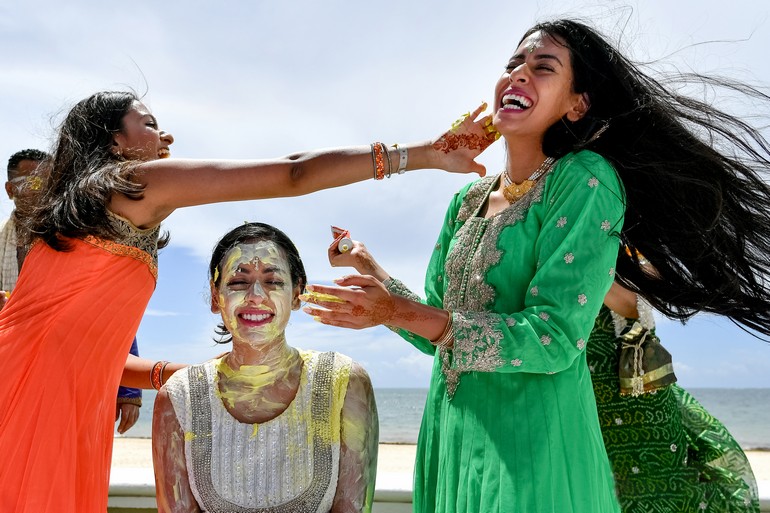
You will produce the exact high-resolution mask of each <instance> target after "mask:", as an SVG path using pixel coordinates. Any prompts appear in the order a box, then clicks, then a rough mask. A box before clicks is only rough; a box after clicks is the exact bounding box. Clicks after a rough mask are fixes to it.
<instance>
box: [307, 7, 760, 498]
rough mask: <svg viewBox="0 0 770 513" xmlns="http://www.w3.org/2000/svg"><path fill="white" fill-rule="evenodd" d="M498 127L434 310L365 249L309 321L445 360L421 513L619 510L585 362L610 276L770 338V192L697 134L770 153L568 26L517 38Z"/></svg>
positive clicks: (436, 262)
mask: <svg viewBox="0 0 770 513" xmlns="http://www.w3.org/2000/svg"><path fill="white" fill-rule="evenodd" d="M703 80H711V82H714V80H712V79H705V78H704V79H703ZM728 85H729V84H728ZM751 91H752V90H750V89H749V90H748V92H751ZM492 116H493V118H492V119H493V123H494V128H493V130H494V129H496V130H497V131H498V132H499V134H500V135H501V136H502V137H503V138H504V139H505V143H506V152H507V159H506V163H505V168H504V170H503V172H502V173H501V174H500V175H497V176H492V177H488V178H482V179H481V180H479V181H477V182H474V183H472V184H469V185H468V186H466V187H464V188H463V189H462V190H461V191H460V192H458V193H457V194H456V195H455V197H454V199H453V200H452V201H451V203H450V206H449V209H448V211H447V214H446V218H445V222H444V225H443V227H442V229H441V232H440V235H439V239H438V243H437V244H436V246H435V250H434V252H433V255H432V258H431V261H430V264H429V268H428V272H427V277H426V282H425V283H426V285H425V288H426V293H427V300H426V301H420V300H419V298H418V297H417V296H416V295H414V294H412V293H411V292H409V291H408V290H407V289H406V288H405V287H404V286H403V284H401V283H400V282H399V281H398V280H395V279H393V278H392V277H391V276H390V275H389V274H388V273H387V272H386V271H384V270H383V269H382V267H380V266H379V265H378V264H377V263H376V262H375V261H374V259H373V258H372V257H371V255H370V254H369V253H368V252H367V251H366V248H365V247H363V245H361V244H360V243H359V242H356V243H354V247H353V249H352V250H351V251H350V252H347V253H339V252H338V251H335V250H334V249H331V250H330V259H331V262H332V265H349V266H353V267H355V268H356V269H357V270H358V271H359V273H361V275H359V276H346V277H344V278H342V279H339V280H336V283H337V285H339V287H329V286H321V285H312V286H308V289H309V290H310V291H311V292H313V293H314V294H309V295H307V296H306V300H307V301H308V302H310V303H314V304H313V305H307V306H306V307H305V311H306V312H308V313H310V314H311V315H313V316H314V317H315V318H316V319H317V320H319V321H320V322H322V323H325V324H330V325H336V326H341V327H348V328H356V329H358V328H365V327H369V326H373V325H378V324H384V325H387V326H389V327H391V328H393V329H394V330H396V331H397V332H398V333H399V334H400V335H401V336H403V337H404V338H405V339H406V340H408V341H409V342H410V343H412V344H413V345H414V346H415V347H416V348H417V349H419V350H421V351H423V352H425V353H428V354H431V355H434V364H433V374H432V378H431V384H430V391H429V394H428V399H427V402H426V406H425V413H424V417H423V421H422V426H421V429H420V436H419V440H418V450H417V462H416V467H415V484H414V492H415V495H414V509H415V511H416V512H420V513H424V512H430V513H432V512H449V513H451V512H458V513H459V512H468V513H470V512H485V513H486V512H503V511H504V512H519V511H521V512H559V513H570V512H584V513H604V512H615V511H620V509H619V505H618V503H617V499H616V497H615V493H614V485H613V482H612V476H611V471H610V467H609V463H608V460H607V455H606V452H605V449H604V444H603V442H602V438H601V432H600V429H599V424H598V415H597V410H596V403H595V400H594V394H593V389H592V385H591V379H590V374H589V371H588V366H587V364H586V355H585V347H586V340H588V337H589V334H590V332H591V329H592V328H593V325H594V320H595V318H596V315H597V314H598V312H599V308H600V307H601V304H602V301H603V299H604V297H605V294H606V293H607V291H608V290H609V288H610V285H611V284H612V282H613V279H618V280H620V281H622V282H623V283H626V284H628V286H629V287H630V288H632V289H634V290H641V289H644V290H645V296H646V297H649V298H650V300H651V302H653V303H654V304H655V305H656V307H659V309H661V310H662V311H664V312H666V313H671V312H673V314H672V315H679V316H681V317H687V316H688V315H691V314H692V313H693V312H695V311H699V310H708V311H717V312H719V313H723V314H726V315H729V316H730V317H731V318H733V319H735V320H736V321H738V322H742V323H744V324H745V325H747V326H749V327H755V328H757V329H759V330H760V331H762V332H763V333H770V291H768V290H767V285H766V282H765V281H763V279H762V278H763V277H765V276H767V275H768V274H770V273H768V263H767V261H766V259H765V258H764V256H763V255H765V254H768V253H770V219H768V213H767V212H765V211H764V210H763V209H764V206H765V205H767V204H770V188H769V187H768V186H767V185H766V184H765V183H763V182H762V180H761V179H760V178H759V177H758V174H757V172H756V171H754V169H753V168H752V166H751V165H747V164H746V163H745V162H746V161H744V160H740V158H739V157H736V156H733V157H731V156H729V155H728V156H725V155H724V154H720V153H717V152H716V151H715V150H713V149H711V147H710V146H709V145H707V144H705V143H704V142H701V140H700V139H699V138H698V137H696V135H695V133H700V132H701V131H702V132H705V133H706V134H708V135H712V136H713V137H715V138H716V136H718V135H720V134H721V135H722V138H723V139H727V140H728V142H731V143H733V145H732V147H731V148H730V149H731V153H733V152H732V150H735V152H734V153H740V151H743V153H744V154H747V155H748V156H747V160H751V163H757V165H758V167H760V166H761V168H762V169H766V168H767V167H769V166H770V163H769V162H768V155H770V149H769V148H768V146H767V143H765V142H764V139H762V138H761V136H759V135H757V134H756V133H754V132H753V131H751V130H750V128H749V127H746V125H743V124H741V122H740V121H739V120H737V119H735V118H731V117H729V116H726V115H724V114H722V113H721V112H719V111H718V110H715V109H714V108H713V107H711V106H709V105H707V104H705V103H698V102H695V101H692V100H690V99H683V98H681V97H679V96H676V95H675V94H672V93H670V92H668V90H666V89H665V88H664V87H662V86H661V85H660V84H658V83H657V82H655V81H654V80H652V79H650V78H649V77H647V76H646V75H644V74H643V73H642V72H641V71H640V70H639V69H637V68H636V67H635V66H634V65H633V64H631V63H630V62H629V61H628V60H627V59H625V58H624V57H623V56H622V55H620V54H619V53H618V52H617V51H616V50H615V49H614V48H613V47H612V46H611V45H609V44H608V43H607V42H606V41H605V40H604V39H602V38H601V37H600V36H599V35H598V34H597V33H596V32H595V31H594V30H592V29H590V28H589V27H587V26H586V25H584V24H581V23H578V22H574V21H570V20H559V21H555V22H550V23H543V24H539V25H536V26H535V27H533V28H532V29H530V30H528V31H527V32H526V33H525V35H524V37H523V39H522V40H521V42H520V43H519V45H518V47H517V49H516V51H515V52H514V54H513V56H512V57H511V59H510V60H509V62H508V63H507V66H506V67H505V71H504V73H503V74H502V76H501V78H500V79H499V80H498V82H497V85H496V88H495V102H494V104H493V112H492ZM714 119H718V121H719V122H718V123H716V122H715V121H714ZM731 123H732V124H731ZM692 124H695V125H696V126H697V128H698V130H699V131H698V132H696V131H693V130H690V129H688V128H687V127H688V126H691V125H692ZM710 128H711V129H713V130H714V131H715V132H717V134H716V135H714V134H711V133H710V132H709V131H708V130H709V129H710ZM741 130H743V132H741ZM735 133H739V134H740V135H734V134H735ZM741 135H744V136H747V137H748V138H752V137H753V138H754V139H753V140H754V141H756V142H757V144H758V145H759V150H754V149H753V147H752V146H750V145H746V144H744V145H741V141H744V139H742V138H741ZM459 140H462V138H460V137H455V136H454V135H453V134H452V133H449V134H448V135H447V136H446V137H445V138H443V139H442V140H440V141H438V143H437V146H438V147H445V148H447V149H449V148H452V147H454V145H456V144H457V143H458V141H459ZM696 198H697V203H696V202H695V201H694V199H696ZM755 205H759V206H761V207H756V208H754V206H755ZM621 240H622V241H623V243H624V245H626V246H628V247H629V248H630V249H631V250H635V249H638V250H639V251H641V252H643V253H644V254H645V255H646V256H648V258H650V259H651V260H652V261H653V263H654V264H655V267H656V269H657V270H658V271H659V274H658V275H657V276H649V275H647V274H646V273H644V272H642V271H641V270H640V269H639V261H638V258H637V257H633V258H625V259H623V261H622V262H621V261H618V262H617V264H616V260H617V255H618V248H619V243H620V242H621ZM746 241H750V243H747V242H746ZM749 244H751V245H752V247H751V251H749V250H747V246H748V245H749ZM632 254H634V253H633V252H632ZM315 293H320V294H332V295H334V296H337V297H338V298H339V299H337V300H335V301H329V300H328V298H326V299H327V300H324V298H323V297H322V296H321V297H319V295H318V294H315ZM315 305H318V306H315Z"/></svg>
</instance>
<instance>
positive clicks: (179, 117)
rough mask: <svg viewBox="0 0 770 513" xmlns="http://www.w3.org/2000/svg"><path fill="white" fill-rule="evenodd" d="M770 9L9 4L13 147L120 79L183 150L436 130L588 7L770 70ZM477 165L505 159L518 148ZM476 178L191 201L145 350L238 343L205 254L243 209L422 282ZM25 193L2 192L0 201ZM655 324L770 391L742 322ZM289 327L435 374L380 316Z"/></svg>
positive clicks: (600, 4)
mask: <svg viewBox="0 0 770 513" xmlns="http://www.w3.org/2000/svg"><path fill="white" fill-rule="evenodd" d="M769 13H770V6H768V4H767V2H765V1H764V0H752V1H749V0H733V1H732V2H730V3H729V8H727V7H726V6H725V3H724V2H723V1H719V2H717V1H714V0H678V1H676V2H672V1H670V0H643V1H642V0H640V1H639V2H616V1H592V2H588V1H585V2H580V1H568V0H561V1H544V0H543V1H530V2H512V1H508V2H502V1H495V2H491V1H474V2H470V1H467V0H463V1H458V0H428V1H415V0H391V1H388V2H381V1H379V0H370V1H363V2H361V1H357V2H354V1H342V0H327V1H324V2H313V1H309V0H291V1H283V2H268V1H258V0H252V1H241V0H230V1H229V2H205V1H200V0H187V1H184V2H182V1H175V0H172V1H170V2H160V3H159V2H149V1H144V0H136V1H133V2H128V3H126V2H124V3H115V2H102V1H83V0H71V1H68V2H61V1H58V0H56V1H55V0H45V1H37V0H26V1H25V2H18V1H12V0H0V70H2V71H0V112H1V113H2V115H0V158H2V159H3V162H5V161H6V159H7V158H8V157H9V156H10V155H11V154H12V153H14V152H15V151H17V150H19V149H22V148H30V147H36V148H41V149H48V148H49V147H50V145H51V141H52V134H53V133H54V130H55V127H56V126H57V124H58V122H60V121H61V119H62V118H63V115H64V114H65V113H66V112H67V110H68V109H69V108H70V107H71V106H72V105H73V104H74V103H75V102H77V101H78V100H80V99H82V98H84V97H86V96H88V95H89V94H91V93H93V92H95V91H98V90H105V89H109V90H114V89H118V90H126V89H133V90H135V91H137V92H139V93H140V94H142V95H144V101H145V103H146V105H147V106H148V107H149V108H150V109H151V110H152V111H153V113H154V114H155V115H156V117H157V118H158V120H159V122H160V125H161V127H162V128H163V129H165V130H167V131H169V132H171V133H172V134H173V135H174V138H175V143H174V144H173V146H172V148H171V150H172V157H174V156H176V157H183V158H222V159H260V158H269V157H279V156H283V155H287V154H289V153H293V152H296V151H301V150H308V149H313V148H323V147H334V146H347V145H368V144H369V143H371V142H374V141H382V142H384V143H387V144H392V143H405V142H411V141H420V140H426V139H431V138H434V137H436V136H438V135H439V134H441V133H442V132H443V131H444V130H445V129H446V128H448V127H449V125H450V124H451V123H452V121H454V120H455V119H456V118H458V117H459V116H460V115H461V114H463V113H465V112H467V111H469V110H473V108H475V107H476V106H477V105H478V104H479V103H480V102H481V101H483V100H490V99H491V97H492V93H493V87H494V83H495V81H496V80H497V78H498V77H499V75H500V74H501V73H502V71H503V68H504V66H505V64H506V63H507V61H508V58H509V57H510V54H511V53H512V51H513V50H514V49H515V47H516V45H517V43H518V40H519V39H520V37H521V35H522V34H523V32H524V31H526V29H527V28H529V27H530V26H531V25H532V24H534V23H536V22H537V21H541V20H544V19H550V18H554V17H580V18H582V19H584V20H588V21H589V22H590V23H591V24H593V25H594V26H595V27H597V28H599V29H600V30H602V31H603V32H604V33H605V34H606V35H607V36H608V37H609V38H610V40H611V41H613V42H615V43H616V44H617V45H618V46H619V47H620V48H621V49H622V50H623V52H624V53H625V54H626V55H628V56H629V57H631V58H633V59H635V60H637V61H641V62H647V63H654V69H655V70H658V71H665V70H672V69H679V70H685V71H686V70H689V69H693V70H696V71H699V72H702V73H718V74H723V75H729V76H732V77H737V78H740V79H742V80H748V81H751V82H752V83H758V84H761V85H764V86H770V62H768V59H767V58H766V52H767V49H768V48H770V21H769V20H768V17H769V16H768V15H769ZM714 101H722V100H721V99H719V100H717V99H715V100H714ZM725 105H728V106H729V104H725ZM732 106H733V107H734V108H735V111H737V112H746V113H747V114H748V113H750V112H751V111H749V110H748V109H747V107H746V106H744V105H740V104H734V105H732ZM741 109H746V110H743V111H742V110H741ZM479 162H481V163H483V164H484V165H485V166H486V167H487V170H488V172H490V173H497V172H499V171H500V170H501V169H502V167H503V165H504V161H503V152H502V145H501V144H500V143H498V144H496V145H494V146H492V147H491V148H490V149H489V150H487V151H486V152H485V153H484V154H483V155H482V156H481V157H480V158H479ZM474 176H475V175H473V176H472V175H450V174H447V173H444V172H441V171H438V170H423V171H417V172H410V173H407V174H406V175H403V176H397V177H393V178H391V179H390V180H384V181H382V182H373V181H368V182H364V183H361V184H355V185H351V186H348V187H344V188H339V189H333V190H328V191H322V192H318V193H314V194H312V195H309V196H305V197H301V198H292V199H278V200H263V201H249V202H238V203H227V204H219V205H208V206H202V207H192V208H186V209H180V210H178V211H176V212H174V213H173V214H172V215H171V216H170V217H169V218H168V219H167V220H166V221H165V222H164V224H163V227H164V229H165V230H167V231H168V232H170V234H171V244H170V245H169V246H168V247H167V248H165V249H164V250H162V251H161V253H160V257H159V267H160V278H159V281H158V285H157V289H156V291H155V294H154V295H153V298H152V299H151V301H150V303H149V306H148V308H147V311H146V313H145V316H144V318H143V320H142V324H141V326H140V328H139V332H138V337H139V347H140V352H141V354H142V355H143V356H145V357H147V358H151V359H166V360H174V361H182V362H190V363H195V362H200V361H203V360H206V359H208V358H211V357H212V356H214V355H216V354H218V353H221V352H223V351H225V350H226V349H227V347H226V346H218V345H216V344H214V342H213V337H214V326H215V325H216V323H217V317H216V316H215V315H213V314H212V313H211V312H210V310H209V306H208V300H209V298H208V291H207V289H208V282H207V276H206V268H207V263H208V258H209V256H210V253H211V250H212V248H213V246H214V245H215V243H216V241H217V240H218V238H219V237H220V236H222V235H223V234H224V233H225V232H227V231H228V230H229V229H231V228H233V227H235V226H237V225H238V224H240V223H243V222H244V221H262V222H266V223H270V224H273V225H275V226H277V227H278V228H280V229H282V230H284V231H285V232H286V233H287V234H288V235H289V236H290V237H291V238H292V239H293V240H294V242H295V243H296V245H297V247H298V248H299V250H300V253H301V254H302V256H303V260H304V262H305V266H306V269H307V273H308V277H309V281H310V283H329V282H330V281H331V280H332V279H334V278H335V277H339V276H342V275H343V274H345V273H348V272H352V270H346V269H334V268H331V267H330V266H329V264H328V262H327V260H326V248H327V246H328V245H329V243H330V242H331V233H330V229H329V227H330V225H337V226H341V227H344V228H347V229H349V230H350V232H351V234H352V236H353V238H355V239H358V240H361V241H363V242H364V243H365V244H366V245H367V247H369V249H370V251H371V252H372V253H373V254H374V255H375V257H376V258H377V260H378V261H379V262H380V263H381V264H382V265H383V267H385V268H386V270H387V271H388V272H389V273H390V274H391V275H392V276H396V277H399V278H400V279H401V280H402V281H404V282H405V283H406V284H407V285H409V286H410V287H411V288H412V290H414V291H418V292H419V291H421V290H422V283H423V277H424V271H425V268H426V265H427V262H428V258H429V255H430V251H431V249H432V247H433V245H434V243H435V240H436V237H437V235H438V231H439V228H440V225H441V221H442V219H443V216H444V212H445V209H446V206H447V205H448V202H449V200H450V198H451V197H452V194H453V193H454V192H455V191H456V190H458V189H459V188H460V187H462V186H463V185H464V184H466V183H468V182H469V181H470V180H472V179H474ZM12 208H13V205H12V203H11V202H10V201H9V200H8V199H7V198H6V197H3V198H2V200H0V216H2V217H6V216H7V215H8V214H9V213H10V212H11V210H12ZM768 208H770V206H768ZM658 334H659V336H660V337H661V339H662V341H663V343H664V345H665V346H666V347H667V348H668V349H669V351H670V352H671V353H672V354H673V356H674V364H675V369H676V373H677V375H678V377H679V382H680V384H682V385H683V386H686V387H740V388H743V387H770V372H767V370H768V369H769V368H770V343H767V342H762V341H759V340H757V339H755V338H753V337H751V336H749V335H747V334H746V333H744V332H743V331H742V330H740V329H739V328H738V327H736V326H734V325H733V324H731V323H730V322H729V321H727V320H725V319H720V318H717V317H714V316H696V317H695V318H694V319H692V320H691V321H690V322H689V323H687V324H686V325H684V326H683V325H681V324H680V323H678V322H674V321H670V320H666V319H663V318H658ZM287 339H288V341H289V343H290V344H291V345H293V346H296V347H302V348H308V349H318V350H336V351H340V352H343V353H345V354H348V355H349V356H351V357H353V358H354V359H356V360H357V361H359V362H360V363H362V364H363V365H364V366H365V367H366V369H367V370H368V371H369V374H370V376H371V377H372V381H373V383H374V386H375V387H425V386H427V384H428V381H429V374H430V366H431V360H430V358H428V357H426V356H424V355H422V354H421V353H419V352H418V351H416V350H415V349H413V348H412V347H411V346H410V345H409V344H407V343H406V342H405V341H403V340H402V339H401V338H399V337H397V336H396V335H394V334H392V333H391V332H390V331H388V330H387V329H385V328H382V327H377V328H371V329H367V330H360V331H351V330H342V329H339V328H334V327H329V326H323V325H321V324H318V323H315V322H313V321H312V320H311V319H310V317H309V316H307V315H306V314H304V313H302V312H295V313H294V314H293V315H292V319H291V322H290V325H289V327H288V329H287ZM95 342H98V341H95Z"/></svg>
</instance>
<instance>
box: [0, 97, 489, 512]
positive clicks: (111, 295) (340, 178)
mask: <svg viewBox="0 0 770 513" xmlns="http://www.w3.org/2000/svg"><path fill="white" fill-rule="evenodd" d="M482 110H483V109H482V108H479V109H478V110H477V111H476V112H475V113H474V115H473V116H470V117H468V118H466V119H465V120H464V121H463V122H462V123H460V124H457V125H455V127H453V129H452V131H451V132H447V133H446V134H444V135H442V136H441V137H440V138H438V139H437V140H435V141H428V142H424V143H417V144H409V145H404V146H399V148H401V151H404V149H405V150H406V151H407V152H408V163H407V162H403V161H402V160H400V159H399V157H400V155H399V153H400V152H399V151H393V150H390V151H389V150H388V149H387V147H386V146H385V145H382V144H380V143H374V144H372V145H371V146H368V147H357V148H342V149H334V150H323V151H313V152H307V153H299V154H294V155H290V156H287V157H285V158H280V159H274V160H260V161H209V160H182V159H167V158H165V157H168V156H169V146H170V145H171V144H172V143H173V140H174V139H173V137H172V136H171V134H169V133H167V132H165V131H162V130H160V129H159V128H158V124H157V121H156V119H155V117H154V116H153V115H152V114H151V113H150V111H149V110H148V109H147V107H145V106H144V105H143V104H142V103H141V102H140V100H139V98H138V97H136V96H135V95H134V94H132V93H125V92H101V93H96V94H94V95H92V96H90V97H89V98H86V99H85V100H82V101H81V102H79V103H78V104H76V105H75V107H73V109H72V110H71V111H70V112H69V113H68V115H67V117H66V118H65V120H64V122H63V124H62V126H61V127H60V130H59V137H58V142H57V146H56V148H55V151H54V152H53V157H52V159H51V161H50V162H48V163H46V165H45V170H46V173H45V175H44V177H43V178H44V179H43V181H44V183H43V186H42V188H41V190H40V194H39V195H38V196H37V197H36V198H35V203H34V205H32V206H30V207H29V209H28V210H27V211H26V212H25V215H24V216H20V217H23V222H24V224H25V226H24V228H25V229H26V232H27V233H29V234H30V236H29V238H30V240H31V241H32V242H33V246H32V249H31V250H30V253H29V255H28V256H27V260H26V261H25V263H24V266H23V268H22V270H21V273H20V276H19V281H18V284H17V287H16V289H15V290H14V292H13V295H12V297H11V298H10V299H9V300H8V302H7V304H6V305H5V307H4V308H3V310H2V312H0V376H1V377H2V378H0V379H2V383H0V454H2V455H3V460H4V462H3V465H2V466H1V467H0V483H2V486H1V487H0V511H3V512H6V511H9V512H10V511H14V512H17V513H18V512H24V513H32V512H34V513H44V512H56V513H97V512H98V513H103V512H104V511H105V509H106V507H107V493H108V485H109V470H110V458H111V452H112V429H113V421H114V415H115V404H114V403H115V394H116V392H117V388H118V385H119V382H120V377H121V373H122V370H123V367H124V364H125V362H126V355H127V354H128V350H129V347H130V345H131V341H132V339H133V336H134V334H135V333H136V330H137V328H138V326H139V322H140V319H141V316H142V314H143V312H144V309H145V307H146V306H147V302H148V300H149V298H150V296H151V294H152V291H153V289H154V287H155V279H156V253H157V248H158V233H159V225H160V223H161V221H162V220H163V219H165V218H166V217H167V216H168V215H169V214H171V212H173V211H174V210H175V209H177V208H180V207H184V206H193V205H200V204H206V203H216V202H224V201H237V200H247V199H262V198H274V197H280V196H298V195H303V194H308V193H311V192H314V191H317V190H321V189H325V188H329V187H337V186H341V185H346V184H350V183H354V182H358V181H362V180H365V179H367V178H371V177H374V178H375V179H377V178H383V177H384V176H385V173H384V171H385V170H386V169H387V170H388V174H390V170H394V171H395V170H399V171H400V170H401V167H402V165H404V166H405V167H406V169H407V170H409V169H421V168H435V169H443V170H446V171H452V172H465V173H467V172H478V173H480V174H483V173H484V168H483V166H481V165H480V164H478V163H476V162H474V160H473V159H474V158H475V157H476V156H477V155H478V154H479V153H480V152H481V151H483V149H484V148H486V146H488V145H489V144H490V143H491V142H492V141H493V140H494V137H493V136H491V135H490V134H489V133H488V131H487V130H486V129H485V125H484V123H485V122H487V118H486V117H482V118H481V119H479V120H478V121H475V118H476V117H478V116H479V114H480V113H481V111H482ZM487 124H488V123H487ZM447 139H450V140H451V141H452V144H449V145H448V144H446V143H447ZM450 146H451V148H450Z"/></svg>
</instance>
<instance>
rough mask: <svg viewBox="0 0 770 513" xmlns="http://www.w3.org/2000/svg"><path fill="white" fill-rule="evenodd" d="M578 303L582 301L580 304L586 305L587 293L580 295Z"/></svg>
mask: <svg viewBox="0 0 770 513" xmlns="http://www.w3.org/2000/svg"><path fill="white" fill-rule="evenodd" d="M578 303H580V306H585V304H586V303H588V297H586V295H585V294H580V295H579V296H578Z"/></svg>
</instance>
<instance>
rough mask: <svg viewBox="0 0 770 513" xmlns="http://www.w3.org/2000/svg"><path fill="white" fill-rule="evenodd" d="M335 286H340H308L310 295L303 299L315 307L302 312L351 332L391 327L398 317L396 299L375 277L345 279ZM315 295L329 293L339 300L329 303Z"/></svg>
mask: <svg viewBox="0 0 770 513" xmlns="http://www.w3.org/2000/svg"><path fill="white" fill-rule="evenodd" d="M335 283H337V284H338V285H340V286H339V287H333V286H326V285H308V286H307V290H308V291H309V292H310V293H309V294H307V293H306V294H302V295H300V299H301V300H302V301H305V302H307V303H311V304H312V305H311V304H308V305H306V306H304V307H303V308H302V311H303V312H305V313H308V314H310V315H312V316H313V318H314V319H315V320H317V321H318V322H320V323H323V324H330V325H332V326H339V327H341V328H352V329H363V328H370V327H372V326H377V325H379V324H388V323H389V322H390V321H391V320H392V319H393V317H394V316H395V313H396V302H395V300H394V298H393V296H392V295H391V294H390V292H388V290H387V289H386V288H385V286H384V285H383V284H382V283H380V282H379V281H378V280H377V279H376V278H374V277H373V276H357V275H351V276H345V277H343V278H340V279H338V280H335ZM316 294H329V295H331V296H334V297H336V298H338V299H337V300H332V301H329V300H325V299H324V298H323V297H317V296H316ZM314 305H317V306H318V307H321V308H318V307H317V306H314Z"/></svg>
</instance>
